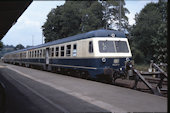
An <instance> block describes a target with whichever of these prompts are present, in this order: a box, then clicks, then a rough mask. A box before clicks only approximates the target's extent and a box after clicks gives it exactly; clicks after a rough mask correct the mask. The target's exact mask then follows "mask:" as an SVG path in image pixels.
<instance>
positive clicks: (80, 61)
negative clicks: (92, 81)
mask: <svg viewBox="0 0 170 113" xmlns="http://www.w3.org/2000/svg"><path fill="white" fill-rule="evenodd" d="M131 56H132V55H131V51H130V48H129V44H128V40H127V38H110V37H109V38H106V37H105V38H103V37H98V38H96V37H95V38H88V39H83V40H77V41H72V42H68V43H63V44H57V45H51V46H48V47H43V48H37V49H34V50H28V51H23V52H19V53H13V54H7V55H6V56H4V61H5V62H8V63H13V64H18V65H24V66H26V67H35V68H40V69H44V70H49V71H54V72H59V73H60V72H64V73H65V74H70V73H72V74H74V73H79V74H80V75H81V74H82V75H83V74H84V75H87V74H88V75H89V76H90V77H91V78H96V77H100V76H101V75H102V76H103V75H104V76H105V77H106V78H107V76H108V75H107V73H108V72H107V71H109V69H114V70H122V69H124V68H125V67H124V66H125V62H126V60H127V58H131ZM76 71H77V72H76ZM108 77H109V76H108Z"/></svg>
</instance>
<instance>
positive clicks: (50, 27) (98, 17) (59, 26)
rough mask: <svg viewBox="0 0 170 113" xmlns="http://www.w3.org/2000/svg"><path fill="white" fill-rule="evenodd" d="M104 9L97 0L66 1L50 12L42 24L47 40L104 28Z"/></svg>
mask: <svg viewBox="0 0 170 113" xmlns="http://www.w3.org/2000/svg"><path fill="white" fill-rule="evenodd" d="M102 10H103V6H102V5H101V4H100V3H99V2H97V1H78V2H75V1H66V3H65V4H64V5H63V6H58V7H57V8H56V9H52V11H51V12H50V13H49V14H48V16H47V17H48V19H47V21H46V22H45V24H44V25H43V26H42V28H43V34H44V36H45V37H46V38H45V42H49V41H52V40H56V39H60V38H64V37H67V36H71V35H75V34H78V33H82V32H86V31H89V30H94V29H99V28H103V26H104V20H102V17H103V13H102Z"/></svg>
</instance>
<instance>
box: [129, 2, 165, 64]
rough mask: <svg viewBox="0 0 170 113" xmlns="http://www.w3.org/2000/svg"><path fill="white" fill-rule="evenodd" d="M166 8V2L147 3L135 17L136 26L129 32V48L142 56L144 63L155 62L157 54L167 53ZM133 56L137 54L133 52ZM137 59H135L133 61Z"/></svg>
mask: <svg viewBox="0 0 170 113" xmlns="http://www.w3.org/2000/svg"><path fill="white" fill-rule="evenodd" d="M166 8H167V7H166V2H163V3H162V2H158V3H149V4H147V5H146V6H145V7H144V8H143V9H142V10H141V12H140V13H139V14H136V16H135V20H136V24H135V25H134V26H132V30H131V42H132V43H131V46H133V48H135V49H136V51H138V53H139V52H140V53H141V54H143V55H144V60H145V61H146V62H150V60H151V59H153V60H154V61H157V59H159V58H158V57H159V56H160V55H159V54H160V53H161V54H162V53H163V52H166V51H167V49H166V43H167V42H166V37H167V28H166V25H167V21H166V20H167V19H166V18H167V17H166V15H167V12H166V10H167V9H166ZM132 52H133V51H132ZM134 54H137V53H135V51H134ZM134 56H136V55H134ZM165 56H166V55H164V57H165ZM161 57H162V56H161ZM137 59H138V58H137V57H136V58H135V60H137ZM165 59H166V58H165ZM141 62H143V61H141Z"/></svg>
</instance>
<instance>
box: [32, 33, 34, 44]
mask: <svg viewBox="0 0 170 113" xmlns="http://www.w3.org/2000/svg"><path fill="white" fill-rule="evenodd" d="M32 46H34V37H33V35H32Z"/></svg>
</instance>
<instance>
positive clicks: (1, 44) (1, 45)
mask: <svg viewBox="0 0 170 113" xmlns="http://www.w3.org/2000/svg"><path fill="white" fill-rule="evenodd" d="M2 48H3V43H2V42H1V41H0V51H1V50H2Z"/></svg>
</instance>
